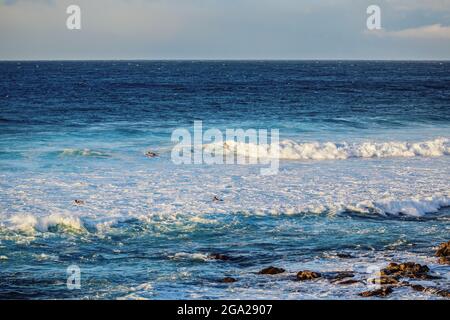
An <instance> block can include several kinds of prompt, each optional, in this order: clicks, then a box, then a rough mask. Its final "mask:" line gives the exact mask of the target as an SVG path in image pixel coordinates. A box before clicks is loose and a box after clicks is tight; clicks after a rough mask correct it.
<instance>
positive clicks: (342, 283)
mask: <svg viewBox="0 0 450 320" xmlns="http://www.w3.org/2000/svg"><path fill="white" fill-rule="evenodd" d="M360 282H361V281H359V280H356V279H347V280H341V281H337V282H334V283H335V284H339V285H350V284H355V283H360Z"/></svg>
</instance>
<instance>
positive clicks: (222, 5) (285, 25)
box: [0, 0, 450, 60]
mask: <svg viewBox="0 0 450 320" xmlns="http://www.w3.org/2000/svg"><path fill="white" fill-rule="evenodd" d="M73 4H74V5H78V6H79V7H80V8H81V30H69V29H67V27H66V20H67V18H68V17H69V15H68V14H67V13H66V9H67V7H68V6H69V5H73ZM369 5H378V6H379V7H380V8H381V27H382V29H381V30H368V29H367V26H366V20H367V18H368V14H367V13H366V9H367V7H368V6H369ZM85 59H94V60H102V59H114V60H116V59H119V60H122V59H257V60H259V59H387V60H450V0H370V1H366V0H0V60H85Z"/></svg>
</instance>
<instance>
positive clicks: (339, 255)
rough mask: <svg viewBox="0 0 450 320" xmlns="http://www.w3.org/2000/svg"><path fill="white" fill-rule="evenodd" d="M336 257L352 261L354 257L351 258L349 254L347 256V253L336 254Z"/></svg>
mask: <svg viewBox="0 0 450 320" xmlns="http://www.w3.org/2000/svg"><path fill="white" fill-rule="evenodd" d="M336 256H337V257H338V258H341V259H353V258H354V256H352V255H351V254H348V253H338V254H336Z"/></svg>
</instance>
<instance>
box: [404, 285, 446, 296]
mask: <svg viewBox="0 0 450 320" xmlns="http://www.w3.org/2000/svg"><path fill="white" fill-rule="evenodd" d="M411 288H413V289H414V290H416V291H420V292H426V293H431V294H436V295H438V296H441V297H444V298H450V291H448V290H443V289H437V288H432V287H428V288H427V287H424V286H421V285H411Z"/></svg>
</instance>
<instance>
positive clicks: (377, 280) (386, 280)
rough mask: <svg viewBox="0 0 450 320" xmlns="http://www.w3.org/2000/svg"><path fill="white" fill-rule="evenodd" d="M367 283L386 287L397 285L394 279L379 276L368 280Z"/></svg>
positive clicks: (396, 280)
mask: <svg viewBox="0 0 450 320" xmlns="http://www.w3.org/2000/svg"><path fill="white" fill-rule="evenodd" d="M369 283H372V284H381V285H386V284H398V283H399V281H398V279H396V278H395V277H389V276H380V277H378V278H374V279H370V281H369Z"/></svg>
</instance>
